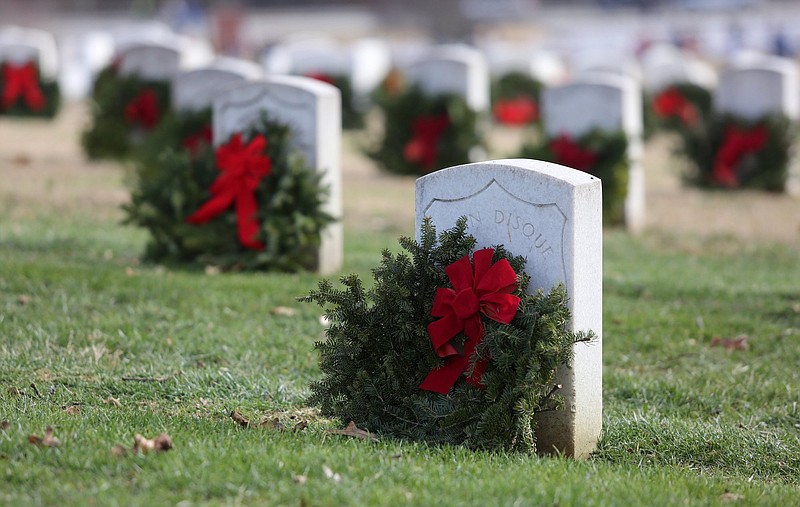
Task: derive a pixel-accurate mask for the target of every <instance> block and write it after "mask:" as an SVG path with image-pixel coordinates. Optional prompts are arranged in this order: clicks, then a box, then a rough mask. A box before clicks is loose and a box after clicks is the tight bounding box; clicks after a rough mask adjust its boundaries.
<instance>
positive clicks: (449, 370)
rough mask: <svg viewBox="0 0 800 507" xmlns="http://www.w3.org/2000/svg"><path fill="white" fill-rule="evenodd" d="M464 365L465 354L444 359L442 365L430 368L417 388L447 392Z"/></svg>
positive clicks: (465, 360) (440, 392)
mask: <svg viewBox="0 0 800 507" xmlns="http://www.w3.org/2000/svg"><path fill="white" fill-rule="evenodd" d="M466 365H467V359H466V356H452V357H451V358H450V359H448V360H447V361H445V363H444V366H442V367H441V368H436V369H433V370H431V371H430V373H428V376H427V377H425V380H423V381H422V384H420V385H419V388H420V389H424V390H425V391H433V392H435V393H439V394H447V393H449V392H450V389H452V388H453V386H454V385H455V383H456V380H458V377H460V376H461V373H463V371H464V367H465V366H466Z"/></svg>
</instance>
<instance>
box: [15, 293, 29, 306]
mask: <svg viewBox="0 0 800 507" xmlns="http://www.w3.org/2000/svg"><path fill="white" fill-rule="evenodd" d="M30 302H31V297H30V296H29V295H27V294H20V295H19V296H17V303H19V304H21V305H27V304H28V303H30Z"/></svg>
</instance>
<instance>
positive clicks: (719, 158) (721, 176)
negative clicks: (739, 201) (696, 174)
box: [711, 125, 767, 187]
mask: <svg viewBox="0 0 800 507" xmlns="http://www.w3.org/2000/svg"><path fill="white" fill-rule="evenodd" d="M766 142H767V129H766V127H764V125H759V126H757V127H755V128H753V129H749V130H747V129H739V128H737V127H736V126H735V125H729V126H728V128H727V129H725V138H724V139H723V141H722V145H721V146H720V148H719V150H718V151H717V154H716V156H715V157H714V168H713V169H712V171H711V178H712V179H713V180H714V181H715V182H717V183H719V184H720V185H723V186H726V187H736V186H738V185H739V177H738V176H737V174H736V166H737V165H738V164H739V161H740V160H741V159H742V157H744V156H745V155H747V154H748V153H753V152H756V151H758V150H760V149H761V148H763V147H764V144H765V143H766Z"/></svg>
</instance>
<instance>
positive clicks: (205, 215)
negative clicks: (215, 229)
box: [186, 193, 234, 224]
mask: <svg viewBox="0 0 800 507" xmlns="http://www.w3.org/2000/svg"><path fill="white" fill-rule="evenodd" d="M233 199H234V194H232V193H225V194H218V195H216V196H214V197H212V198H211V199H209V200H208V201H206V202H205V203H204V204H203V205H202V206H200V208H199V209H198V210H197V211H195V212H194V213H192V214H191V215H189V216H188V217H186V221H187V222H188V223H190V224H204V223H206V222H210V221H211V219H213V218H214V217H216V216H218V215H220V214H222V212H223V211H225V210H226V209H228V208H229V207H230V205H231V203H232V202H233Z"/></svg>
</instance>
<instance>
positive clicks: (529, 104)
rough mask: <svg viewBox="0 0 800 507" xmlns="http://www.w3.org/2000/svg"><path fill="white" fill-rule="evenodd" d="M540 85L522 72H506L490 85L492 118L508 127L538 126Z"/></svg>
mask: <svg viewBox="0 0 800 507" xmlns="http://www.w3.org/2000/svg"><path fill="white" fill-rule="evenodd" d="M541 89H542V84H541V83H540V82H539V81H537V80H535V79H533V78H532V77H531V76H529V75H527V74H525V73H524V72H518V71H515V72H508V73H506V74H503V75H502V76H500V77H499V78H497V79H496V80H495V82H494V83H493V84H492V116H494V119H495V121H496V122H498V123H501V124H503V125H509V126H524V125H532V124H538V123H539V122H540V116H539V96H540V93H541Z"/></svg>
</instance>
